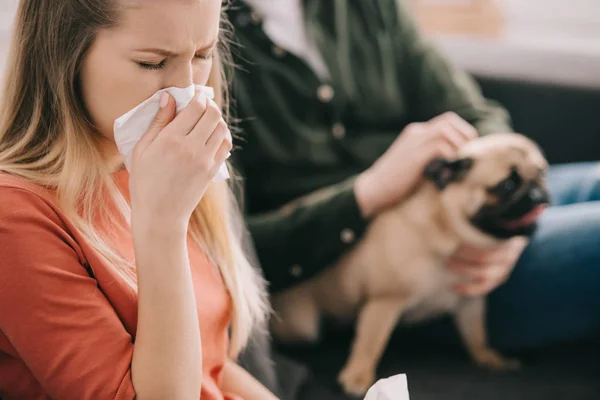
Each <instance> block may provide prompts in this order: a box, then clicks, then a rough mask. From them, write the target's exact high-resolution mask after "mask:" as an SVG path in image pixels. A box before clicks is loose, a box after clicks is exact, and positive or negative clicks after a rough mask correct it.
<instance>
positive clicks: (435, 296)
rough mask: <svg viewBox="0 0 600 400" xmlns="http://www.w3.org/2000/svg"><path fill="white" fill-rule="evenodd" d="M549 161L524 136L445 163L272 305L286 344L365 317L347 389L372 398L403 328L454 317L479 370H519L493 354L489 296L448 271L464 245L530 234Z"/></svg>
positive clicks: (486, 141) (478, 144) (489, 139)
mask: <svg viewBox="0 0 600 400" xmlns="http://www.w3.org/2000/svg"><path fill="white" fill-rule="evenodd" d="M547 167H548V164H547V162H546V160H545V158H544V156H543V155H542V153H541V151H540V149H539V148H538V146H537V145H536V144H535V143H534V142H533V141H531V140H529V139H528V138H526V137H525V136H522V135H520V134H494V135H489V136H485V137H481V138H478V139H475V140H473V141H470V142H468V143H466V144H465V145H464V146H463V147H461V148H460V149H459V151H458V157H457V158H456V159H453V160H446V159H436V160H434V161H433V162H431V163H430V164H429V165H428V167H427V168H426V170H425V171H424V177H425V179H424V180H423V182H422V183H421V184H420V185H419V186H418V187H417V188H416V189H415V191H414V192H412V193H411V195H409V196H408V197H407V198H406V199H405V200H403V201H402V202H400V204H397V205H396V206H394V207H391V208H389V209H388V210H386V211H384V212H382V213H380V214H379V215H378V216H377V217H375V218H374V220H373V221H372V222H371V224H370V225H369V227H368V229H367V232H366V233H365V235H364V238H363V239H362V240H361V241H360V242H359V243H357V245H356V246H355V247H354V248H353V249H352V250H350V251H349V252H348V253H347V254H346V255H344V256H343V257H342V258H341V259H340V260H339V262H337V263H336V264H335V265H333V266H332V267H331V268H329V269H327V270H326V271H325V272H323V273H322V274H321V275H319V276H317V277H316V278H314V279H312V280H309V281H307V282H306V283H303V284H301V285H299V286H297V287H294V288H292V289H290V290H288V291H285V292H282V293H280V294H278V295H276V296H274V298H273V308H274V311H275V313H276V316H275V318H273V321H272V331H273V334H274V336H275V337H276V338H278V339H279V340H281V341H283V342H298V341H315V340H317V339H318V336H319V325H320V320H321V317H322V316H325V315H326V316H330V317H334V318H336V319H341V320H346V321H354V320H356V336H355V338H354V341H353V344H352V349H351V354H350V357H349V358H348V360H347V362H346V365H345V367H344V368H343V370H342V371H341V373H340V375H339V383H340V384H341V385H342V388H343V389H344V390H345V391H346V392H347V393H348V394H351V395H358V396H360V395H364V394H365V393H366V391H367V390H368V388H369V387H370V386H371V385H372V384H373V383H374V381H375V377H376V374H375V372H376V368H377V365H378V363H379V360H380V358H381V355H382V353H383V351H384V350H385V347H386V346H387V343H388V340H389V337H390V336H391V334H392V331H393V330H394V328H395V327H396V325H397V324H398V323H409V324H410V323H416V322H420V321H424V320H427V319H429V318H433V317H435V316H438V315H440V314H444V313H450V314H451V315H453V318H454V320H455V322H456V327H457V329H458V330H459V332H460V334H461V337H462V339H463V341H464V344H465V347H466V348H467V350H468V352H469V353H470V355H471V357H472V358H473V360H474V361H475V362H476V363H477V364H478V365H480V366H483V367H487V368H490V369H494V370H506V369H513V368H518V366H519V363H518V361H517V360H511V359H507V358H505V357H503V356H502V355H501V354H499V353H498V352H496V351H495V350H493V349H492V348H490V346H489V345H488V341H487V332H486V326H485V298H484V297H482V296H474V297H466V296H461V295H459V294H457V293H456V292H455V291H454V290H453V286H454V284H456V283H458V282H459V281H460V279H461V278H460V277H459V276H458V275H456V274H454V273H453V272H451V271H450V270H449V269H448V268H447V267H446V266H445V264H446V261H447V260H448V258H449V257H451V256H452V255H453V254H455V253H456V251H457V250H458V249H459V247H461V246H463V245H468V246H474V247H478V248H486V247H490V246H495V245H498V244H501V242H503V241H505V240H508V239H510V238H513V237H517V236H522V237H529V236H531V235H532V234H533V233H534V232H535V230H536V226H537V221H538V217H539V215H540V214H541V213H542V212H543V210H544V209H545V207H546V206H547V205H548V203H549V195H548V191H547V188H546V184H545V171H546V170H547Z"/></svg>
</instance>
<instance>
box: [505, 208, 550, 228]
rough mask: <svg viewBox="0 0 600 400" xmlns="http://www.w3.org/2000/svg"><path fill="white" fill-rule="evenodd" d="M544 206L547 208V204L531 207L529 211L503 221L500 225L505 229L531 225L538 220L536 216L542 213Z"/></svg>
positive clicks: (544, 209)
mask: <svg viewBox="0 0 600 400" xmlns="http://www.w3.org/2000/svg"><path fill="white" fill-rule="evenodd" d="M546 208H548V204H540V205H538V206H536V207H535V208H533V209H532V210H531V211H529V212H528V213H527V214H525V215H523V216H522V217H520V218H518V219H516V220H512V221H507V222H504V223H502V225H503V226H504V227H505V228H507V229H517V228H521V227H524V226H528V225H531V224H533V223H535V222H536V221H537V220H538V218H539V217H540V216H541V215H542V214H543V213H544V211H546Z"/></svg>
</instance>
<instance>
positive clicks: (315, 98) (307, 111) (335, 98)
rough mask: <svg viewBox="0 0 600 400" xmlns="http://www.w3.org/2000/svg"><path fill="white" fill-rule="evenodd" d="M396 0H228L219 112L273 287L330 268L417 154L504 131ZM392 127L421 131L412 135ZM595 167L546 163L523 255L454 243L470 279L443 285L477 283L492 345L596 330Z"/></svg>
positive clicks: (413, 172) (397, 195) (407, 178)
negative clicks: (235, 130) (540, 212)
mask: <svg viewBox="0 0 600 400" xmlns="http://www.w3.org/2000/svg"><path fill="white" fill-rule="evenodd" d="M406 2H407V1H403V0H336V1H332V0H277V1H269V0H246V1H245V2H241V1H233V4H232V6H231V9H230V11H229V14H230V19H231V22H232V23H233V25H234V27H235V33H236V38H237V40H236V41H237V42H238V43H239V44H240V46H239V47H238V46H235V47H234V52H235V53H236V59H235V62H236V64H238V68H237V71H236V74H235V78H234V85H233V87H234V99H235V101H236V103H235V104H236V107H235V113H236V117H238V118H239V119H240V121H241V122H240V126H241V128H242V129H243V132H244V133H243V138H244V140H243V141H242V142H241V143H240V145H241V146H242V149H243V150H242V151H240V152H238V154H237V156H238V160H237V161H238V163H239V164H238V167H239V168H240V169H241V172H242V174H243V175H244V177H245V186H246V188H245V190H246V199H245V205H246V208H247V210H246V211H247V221H248V225H249V229H250V232H251V234H252V237H253V239H254V242H255V245H256V248H257V252H258V256H259V259H260V263H261V266H262V268H263V271H264V274H265V276H266V278H267V280H268V281H269V283H270V288H271V291H273V292H277V291H279V290H283V289H285V288H287V287H290V286H292V285H296V284H298V283H300V282H302V281H303V280H305V279H309V278H311V277H313V276H314V275H315V274H317V273H319V272H321V271H323V270H324V269H325V268H327V266H329V265H331V264H332V263H333V262H334V261H335V260H337V259H338V258H339V257H340V256H341V255H342V254H344V252H346V251H347V250H348V249H349V248H351V247H352V246H353V245H354V244H355V243H356V242H357V241H358V240H360V238H361V235H362V234H363V233H364V231H365V228H366V227H367V225H368V223H369V220H370V218H372V216H373V215H376V214H377V212H379V211H380V210H382V209H384V208H385V207H386V206H388V205H389V204H393V203H394V202H397V201H400V200H401V199H402V198H403V197H404V196H405V195H406V194H407V193H409V192H410V190H411V189H412V187H413V186H414V185H415V184H416V183H417V182H418V179H419V174H420V173H421V171H422V168H421V167H422V166H423V165H424V164H425V163H426V161H427V160H428V159H431V158H432V157H434V156H435V155H437V154H440V153H442V154H447V152H449V151H452V150H454V149H455V148H456V147H458V146H459V145H460V144H461V143H463V142H464V141H466V140H470V139H471V138H472V137H473V136H474V131H473V128H474V129H475V130H476V131H477V133H478V134H481V135H485V134H489V133H499V132H508V131H512V128H511V126H510V120H509V116H508V115H507V113H506V112H505V110H503V109H502V108H500V107H499V106H498V105H496V104H494V103H492V102H490V101H488V100H486V99H484V98H483V97H482V95H481V93H480V91H479V89H478V88H477V86H476V85H475V83H474V82H473V81H472V79H471V78H469V77H468V76H467V75H466V74H465V73H463V72H461V71H459V70H457V69H455V68H454V67H453V66H452V65H451V64H450V63H449V62H448V61H447V60H446V59H445V58H444V57H443V56H442V55H441V54H440V53H439V52H438V51H437V50H436V49H435V48H434V47H432V46H430V45H429V44H428V43H427V41H425V40H424V39H423V37H422V35H421V33H420V32H419V30H418V29H417V27H416V24H415V22H414V20H413V18H412V17H411V15H410V14H409V11H408V7H407V5H406ZM449 112H450V113H449ZM465 121H466V122H465ZM408 132H411V135H410V137H415V136H419V135H418V134H416V133H415V132H417V133H418V132H420V133H422V135H423V137H428V138H432V139H431V141H430V142H427V143H424V142H423V143H417V142H415V140H413V139H409V135H408ZM599 171H600V169H599V168H598V166H596V165H570V166H560V167H553V168H552V169H551V171H550V173H549V177H548V180H549V185H550V189H551V193H552V195H553V200H554V206H553V207H551V208H550V209H549V210H548V211H547V212H546V214H545V215H544V216H543V218H542V221H541V224H540V229H539V233H538V234H537V235H536V237H535V238H534V239H533V240H532V242H531V243H530V244H529V246H528V247H527V249H526V250H525V252H524V253H522V252H523V249H524V248H525V243H524V242H523V241H520V240H513V241H511V242H509V243H508V244H507V245H506V246H503V247H502V248H497V249H491V250H485V251H484V250H482V249H471V248H465V249H461V251H459V253H458V254H457V255H456V256H455V257H454V259H452V260H451V261H450V262H449V264H448V268H452V269H454V270H455V271H457V272H459V273H462V274H465V275H466V276H468V277H470V278H471V282H472V283H471V284H469V285H467V286H463V287H458V288H457V290H458V291H459V292H461V293H464V294H467V295H468V294H487V293H491V296H490V301H489V321H488V323H489V329H490V335H491V341H492V344H493V345H494V346H496V347H498V348H500V349H515V348H520V347H523V346H532V345H544V344H549V343H553V342H556V341H560V340H574V339H579V338H582V337H586V336H588V335H591V334H593V333H595V332H598V331H600V313H599V312H598V310H600V296H599V295H598V294H597V291H598V289H600V268H598V267H597V266H598V265H600V246H599V244H600V202H598V200H600V184H599V182H598V178H599V176H600V173H599ZM299 199H300V200H299ZM517 260H518V262H517ZM515 263H516V269H515V271H514V273H512V272H513V267H514V266H515ZM509 276H510V279H509V280H508V282H506V283H505V281H506V280H507V279H508V277H509ZM503 283H505V284H504V285H502V284H503ZM500 285H502V286H501V287H500V288H499V289H497V288H498V287H499V286H500ZM495 289H497V290H495ZM515 327H518V329H515Z"/></svg>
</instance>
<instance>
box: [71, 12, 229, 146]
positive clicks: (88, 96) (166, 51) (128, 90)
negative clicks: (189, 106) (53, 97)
mask: <svg viewBox="0 0 600 400" xmlns="http://www.w3.org/2000/svg"><path fill="white" fill-rule="evenodd" d="M127 1H128V3H133V2H132V1H131V0H127ZM135 3H136V5H135V6H127V7H124V8H123V9H122V11H120V15H119V24H118V25H117V26H115V27H112V28H110V29H105V30H102V31H100V32H99V33H98V35H97V37H96V41H95V43H94V45H93V46H92V48H91V49H90V52H89V53H88V55H87V56H86V58H85V59H84V61H83V65H82V70H81V86H82V92H83V99H84V102H85V105H86V108H87V110H88V112H89V114H90V116H91V118H92V120H93V122H94V124H95V126H96V128H97V129H98V130H99V131H100V133H102V134H103V135H104V136H106V137H107V138H109V139H111V140H113V139H114V134H113V124H114V121H115V119H117V118H118V117H120V116H121V115H123V114H124V113H126V112H127V111H129V110H130V109H132V108H133V107H135V106H136V105H138V104H139V103H141V102H143V101H144V100H145V99H147V98H148V97H150V96H151V95H152V94H154V93H155V92H156V91H158V90H160V89H163V88H166V87H170V86H176V87H187V86H190V85H191V84H199V85H205V84H206V82H207V80H208V77H209V74H210V69H211V66H212V54H213V52H214V49H215V46H216V41H217V38H218V34H219V17H220V12H221V1H220V0H191V1H190V0H186V1H183V0H180V1H175V0H136V1H135Z"/></svg>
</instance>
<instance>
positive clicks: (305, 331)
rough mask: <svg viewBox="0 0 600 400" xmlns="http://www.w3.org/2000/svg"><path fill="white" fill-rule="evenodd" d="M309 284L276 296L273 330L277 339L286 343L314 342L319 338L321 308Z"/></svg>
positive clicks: (274, 299)
mask: <svg viewBox="0 0 600 400" xmlns="http://www.w3.org/2000/svg"><path fill="white" fill-rule="evenodd" d="M310 288H311V286H310V285H309V284H306V285H301V286H298V287H295V288H293V289H290V290H288V291H285V292H283V293H281V294H278V295H275V296H274V297H273V300H272V304H273V309H274V311H275V315H274V316H273V318H272V321H271V330H272V331H273V335H274V336H275V338H277V339H279V340H281V341H282V342H286V343H293V342H314V341H316V340H317V339H318V338H319V322H320V315H321V314H320V312H319V307H318V305H317V303H316V301H315V299H314V296H313V295H312V293H311V290H310Z"/></svg>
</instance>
